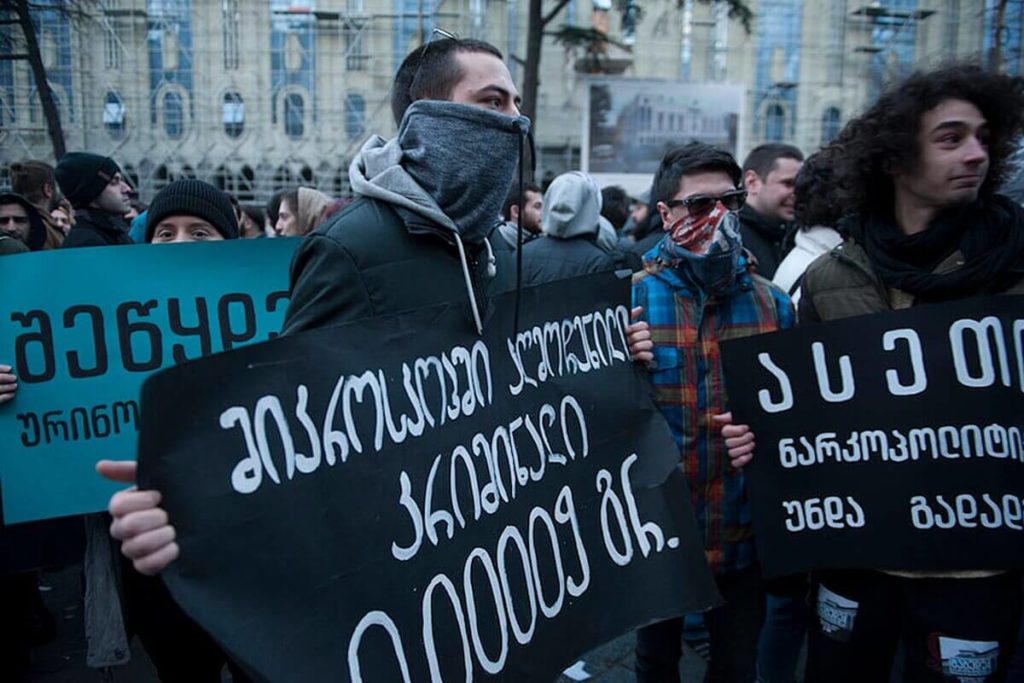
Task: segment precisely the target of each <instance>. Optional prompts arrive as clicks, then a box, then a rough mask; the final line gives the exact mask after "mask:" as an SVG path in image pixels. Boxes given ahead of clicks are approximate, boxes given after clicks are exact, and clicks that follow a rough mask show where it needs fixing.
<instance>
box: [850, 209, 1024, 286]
mask: <svg viewBox="0 0 1024 683" xmlns="http://www.w3.org/2000/svg"><path fill="white" fill-rule="evenodd" d="M848 225H849V228H850V235H851V236H852V237H853V238H854V239H855V240H857V241H858V242H860V243H861V244H862V245H863V246H864V249H865V250H866V251H867V253H868V258H869V259H870V261H871V266H872V268H874V270H875V272H876V273H877V274H878V275H879V277H881V278H882V282H884V283H885V285H886V286H887V287H889V288H892V289H899V290H901V291H904V292H907V293H909V294H913V295H915V296H917V297H919V298H920V299H922V300H924V301H948V300H950V299H959V298H963V297H966V296H972V295H981V294H996V293H999V292H1002V291H1005V290H1007V289H1009V288H1010V287H1012V286H1013V285H1015V284H1016V283H1017V282H1019V281H1020V280H1021V279H1022V278H1024V209H1021V207H1020V206H1018V205H1017V204H1015V203H1014V202H1012V201H1011V200H1009V199H1007V198H1006V197H1002V196H1000V195H995V196H993V197H991V198H989V199H987V200H981V201H976V202H974V203H972V204H969V205H967V206H964V207H960V208H957V209H951V210H949V211H946V212H945V213H943V214H941V215H939V216H937V217H936V218H935V219H934V220H932V222H931V223H930V224H929V225H928V228H927V229H926V230H924V231H922V232H919V233H917V234H916V235H905V234H904V233H903V232H902V231H901V230H900V229H899V227H898V226H897V225H896V222H895V220H894V219H893V218H891V217H889V218H881V217H878V216H865V217H863V218H861V219H860V220H852V221H850V222H849V224H848ZM957 250H959V251H960V253H961V254H962V255H963V265H961V266H960V267H959V268H957V269H956V270H953V271H951V272H948V273H943V274H941V275H940V274H936V273H934V272H933V271H934V270H935V268H936V267H938V266H939V264H941V263H942V262H943V261H944V260H945V259H947V258H949V256H950V255H952V254H953V253H954V252H955V251H957Z"/></svg>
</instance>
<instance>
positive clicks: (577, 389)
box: [139, 275, 717, 683]
mask: <svg viewBox="0 0 1024 683" xmlns="http://www.w3.org/2000/svg"><path fill="white" fill-rule="evenodd" d="M513 296H514V295H507V296H504V297H501V298H499V299H497V300H496V301H495V302H494V306H493V309H492V312H491V315H490V316H489V319H488V320H487V322H486V328H487V332H486V334H485V335H484V336H483V337H482V338H481V337H479V336H477V335H476V334H474V333H473V332H472V329H471V325H470V323H469V321H470V320H471V318H470V315H469V312H468V310H467V308H466V307H465V306H447V307H441V308H433V309H428V310H420V311H416V312H412V313H408V314H404V315H401V316H396V317H390V318H377V319H372V320H367V321H364V322H360V323H356V324H352V325H346V326H343V327H338V328H332V329H324V330H318V331H315V332H310V333H307V334H302V335H297V336H294V337H285V338H280V339H277V340H275V341H272V342H268V343H265V344H260V345H257V346H253V347H249V348H244V349H240V350H237V351H233V352H231V353H227V354H220V355H217V356H212V357H209V358H205V359H201V360H198V361H196V362H193V363H189V364H186V365H183V366H179V367H177V368H175V369H172V370H168V371H166V372H162V373H160V374H158V375H155V376H153V377H152V378H151V379H150V380H148V381H147V383H146V385H145V387H144V390H143V399H142V405H143V416H142V433H141V444H140V453H141V455H142V457H140V459H139V463H140V485H141V486H143V487H146V488H149V487H153V488H157V489H159V490H160V491H162V492H163V494H164V497H163V501H164V505H165V506H166V507H167V509H168V511H169V514H170V518H171V520H172V523H173V524H174V525H175V527H176V528H177V530H178V540H179V543H180V546H181V557H180V558H179V559H178V560H177V561H176V562H174V563H173V564H172V565H171V567H170V568H169V570H168V571H167V572H165V580H166V581H167V583H168V585H169V586H170V588H171V591H172V593H173V594H174V596H175V598H176V599H177V600H178V602H179V603H180V604H181V605H182V606H183V607H184V608H185V610H186V611H187V612H188V613H189V614H190V615H192V617H193V618H195V619H196V620H197V621H199V623H201V624H202V625H203V626H204V627H205V628H206V629H207V630H208V631H209V632H210V633H211V634H212V635H213V636H214V638H215V639H216V640H217V641H218V642H220V643H221V645H222V646H223V647H224V648H225V649H226V650H227V651H228V652H229V653H230V654H231V656H232V657H234V658H235V659H236V660H237V661H238V662H239V663H240V664H241V665H242V666H243V667H244V668H245V669H246V670H247V671H249V672H250V673H251V674H252V675H253V676H254V677H256V678H257V679H261V680H273V681H280V680H296V681H320V680H343V681H348V680H351V681H381V682H383V681H387V682H393V681H430V680H442V679H443V680H453V681H454V680H460V681H461V680H469V678H470V677H472V679H473V680H507V681H544V683H548V682H549V681H551V680H553V679H554V678H555V676H557V674H558V672H559V671H560V670H561V669H563V668H564V667H565V666H567V665H568V664H570V663H571V662H572V661H573V658H574V657H576V656H578V655H579V654H580V653H582V652H584V651H586V650H587V649H589V648H592V647H594V646H596V645H598V644H601V643H603V642H606V641H607V640H610V639H611V638H613V637H615V636H616V635H618V634H620V633H623V632H625V631H627V630H629V629H631V628H633V627H635V626H637V625H640V624H644V623H646V622H650V621H655V620H658V619H663V618H667V617H671V616H675V615H679V614H681V613H683V612H686V611H692V610H699V609H704V608H706V607H708V606H710V605H711V604H712V603H714V602H715V601H716V600H717V596H716V594H715V590H714V586H713V581H712V579H711V576H710V573H709V572H708V570H707V568H706V565H705V563H704V554H703V547H702V544H701V542H700V540H699V538H698V536H697V533H696V526H695V523H694V521H693V517H692V514H691V510H690V503H689V500H688V496H687V490H686V485H685V482H684V479H683V475H682V474H681V472H680V470H679V468H678V466H677V465H678V449H677V448H676V447H675V445H674V443H673V441H672V438H671V435H670V433H669V431H668V427H667V426H666V425H665V423H664V421H663V420H662V419H661V417H660V415H659V414H658V411H657V409H656V408H655V406H654V404H653V403H652V402H651V399H650V396H649V388H648V385H647V384H646V383H645V382H644V381H643V380H642V378H641V376H640V374H639V373H638V370H637V369H636V368H635V367H634V365H633V363H632V362H631V361H630V360H629V350H628V347H627V343H626V338H625V327H626V325H627V323H628V309H627V307H626V306H625V305H623V304H622V302H625V301H627V300H628V283H627V282H624V281H616V280H615V278H614V277H613V276H611V275H606V276H593V277H589V278H585V279H579V280H575V281H569V282H563V283H557V284H553V285H547V286H544V287H538V288H534V289H528V290H525V291H524V292H523V301H522V317H521V322H520V331H519V332H518V334H517V335H515V336H514V337H513V336H512V318H513V315H512V302H513ZM467 672H471V674H470V673H467Z"/></svg>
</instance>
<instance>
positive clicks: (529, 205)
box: [488, 183, 544, 249]
mask: <svg viewBox="0 0 1024 683" xmlns="http://www.w3.org/2000/svg"><path fill="white" fill-rule="evenodd" d="M521 194H522V197H520V191H519V184H518V183H516V184H514V185H513V186H512V189H511V190H509V192H508V197H506V198H505V206H504V207H502V209H501V215H502V217H503V218H504V219H505V221H504V222H503V223H501V224H500V225H499V226H498V227H496V228H495V229H494V230H493V231H492V232H491V234H490V235H489V236H488V239H489V240H490V242H491V246H492V247H494V248H495V249H499V248H508V249H517V248H518V245H519V241H518V240H519V237H518V235H519V227H518V226H519V222H520V220H519V219H520V217H522V224H523V244H526V243H527V242H530V241H532V240H533V239H535V238H537V237H539V236H540V234H541V230H540V223H541V219H542V218H543V215H544V195H543V194H542V193H541V191H540V188H539V187H537V186H536V185H534V184H533V183H527V184H525V185H523V191H522V193H521ZM520 201H522V202H523V205H522V206H520V205H519V202H520ZM499 237H500V238H501V239H496V238H499Z"/></svg>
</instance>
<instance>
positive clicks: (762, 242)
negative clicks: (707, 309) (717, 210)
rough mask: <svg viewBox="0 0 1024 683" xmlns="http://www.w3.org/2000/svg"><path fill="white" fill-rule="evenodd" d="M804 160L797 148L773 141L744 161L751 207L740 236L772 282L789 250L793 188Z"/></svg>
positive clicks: (742, 216) (744, 215)
mask: <svg viewBox="0 0 1024 683" xmlns="http://www.w3.org/2000/svg"><path fill="white" fill-rule="evenodd" d="M803 160H804V155H803V152H801V151H800V150H799V149H797V148H796V147H794V146H793V145H784V144H781V143H775V142H772V143H767V144H764V145H760V146H758V147H755V148H754V149H753V150H751V152H750V154H748V155H747V158H746V160H745V161H744V162H743V187H744V188H746V190H747V205H746V206H744V207H743V210H742V211H740V236H741V237H742V238H743V246H744V248H745V249H746V250H747V251H749V252H750V253H751V254H753V256H754V258H755V259H756V261H757V263H756V266H757V272H758V274H759V275H761V276H762V277H766V278H768V279H769V280H771V279H772V278H773V277H775V270H776V269H777V268H778V267H779V263H780V262H781V261H782V259H783V257H784V256H785V255H786V251H788V245H787V242H786V241H787V237H788V236H789V232H790V230H791V227H792V223H793V188H794V187H795V185H796V174H797V173H798V172H799V171H800V165H801V164H802V163H803Z"/></svg>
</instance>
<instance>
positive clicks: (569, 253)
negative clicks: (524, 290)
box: [523, 171, 624, 285]
mask: <svg viewBox="0 0 1024 683" xmlns="http://www.w3.org/2000/svg"><path fill="white" fill-rule="evenodd" d="M541 229H542V230H543V234H544V236H543V237H542V238H540V239H536V240H534V241H532V242H530V243H529V244H527V245H525V246H524V247H523V282H524V283H526V284H530V285H536V284H540V283H542V282H554V281H556V280H565V279H568V278H571V277H576V276H579V275H586V274H588V273H599V272H603V271H608V270H615V269H617V268H621V267H623V265H624V261H623V259H622V255H621V254H619V253H618V252H616V251H615V249H614V245H615V231H614V229H613V228H612V227H611V224H608V225H607V227H606V228H605V229H604V230H602V226H601V191H600V189H598V187H597V183H596V182H594V179H593V178H591V177H590V176H588V175H587V174H585V173H581V172H579V171H570V172H569V173H563V174H562V175H560V176H558V177H557V178H555V179H554V180H553V181H552V183H551V185H550V186H549V187H548V191H547V192H545V193H544V217H543V219H542V221H541Z"/></svg>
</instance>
